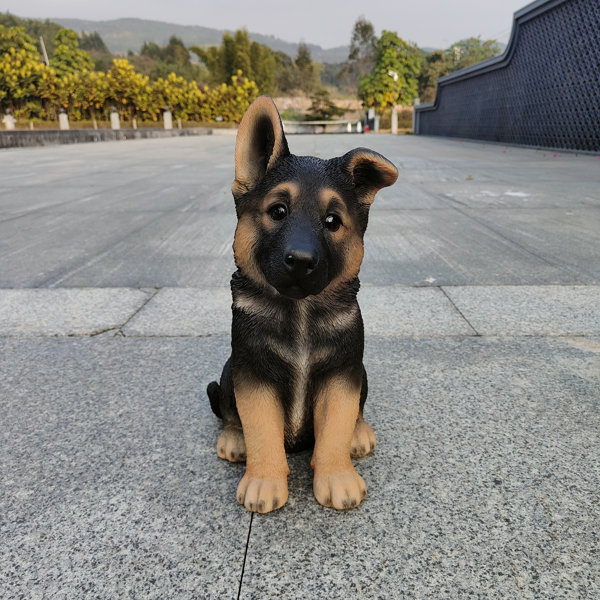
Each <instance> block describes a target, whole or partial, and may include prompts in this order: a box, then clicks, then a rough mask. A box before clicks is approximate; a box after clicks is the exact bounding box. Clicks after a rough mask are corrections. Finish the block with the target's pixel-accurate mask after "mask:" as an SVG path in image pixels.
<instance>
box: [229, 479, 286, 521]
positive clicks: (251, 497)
mask: <svg viewBox="0 0 600 600" xmlns="http://www.w3.org/2000/svg"><path fill="white" fill-rule="evenodd" d="M236 496H237V501H238V502H239V503H240V504H243V505H244V506H245V507H246V508H247V509H248V510H249V511H252V512H258V513H268V512H271V511H272V510H277V509H278V508H281V507H282V506H283V505H284V504H285V503H286V502H287V499H288V484H287V477H281V478H276V477H252V476H251V475H248V473H246V474H245V475H244V476H243V477H242V480H241V481H240V483H239V485H238V488H237V494H236Z"/></svg>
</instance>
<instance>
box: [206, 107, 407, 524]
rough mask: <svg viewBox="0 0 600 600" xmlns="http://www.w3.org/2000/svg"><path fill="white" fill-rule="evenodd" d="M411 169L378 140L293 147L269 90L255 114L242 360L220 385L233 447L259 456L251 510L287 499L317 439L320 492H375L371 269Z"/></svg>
mask: <svg viewBox="0 0 600 600" xmlns="http://www.w3.org/2000/svg"><path fill="white" fill-rule="evenodd" d="M397 176H398V171H397V170H396V167H394V165H393V164H392V163H391V162H389V161H388V160H386V159H385V158H384V157H383V156H381V155H380V154H377V153H376V152H373V151H371V150H368V149H366V148H357V149H355V150H352V151H350V152H348V153H347V154H345V155H344V156H341V157H338V158H332V159H330V160H322V159H320V158H316V157H313V156H294V155H293V154H290V152H289V150H288V145H287V141H286V138H285V135H284V132H283V127H282V124H281V120H280V118H279V113H278V112H277V108H276V107H275V104H274V103H273V101H272V100H271V99H270V98H268V97H266V96H262V97H260V98H258V99H257V100H256V101H255V102H254V103H253V104H252V105H251V106H250V107H249V108H248V110H247V111H246V113H245V115H244V117H243V119H242V122H241V124H240V127H239V130H238V134H237V141H236V147H235V181H234V182H233V185H232V192H233V197H234V199H235V207H236V212H237V217H238V223H237V228H236V232H235V238H234V241H233V253H234V258H235V264H236V266H237V271H236V272H235V273H234V274H233V277H232V280H231V291H232V296H233V305H232V310H233V323H232V340H231V357H230V358H229V360H228V361H227V363H226V364H225V367H224V368H223V373H222V375H221V381H220V384H218V383H217V382H216V381H213V382H212V383H211V384H209V386H208V390H207V392H208V396H209V399H210V404H211V407H212V410H213V412H214V413H215V414H216V415H217V416H218V417H220V418H221V419H223V425H224V428H223V431H222V433H221V435H220V436H219V439H218V442H217V453H218V455H219V457H221V458H223V459H226V460H229V461H231V462H241V461H244V460H245V461H246V472H245V474H244V476H243V477H242V480H241V481H240V483H239V485H238V488H237V500H238V502H239V503H240V504H243V505H244V506H245V507H246V508H247V509H248V510H250V511H255V512H259V513H266V512H270V511H272V510H276V509H278V508H280V507H282V506H283V505H284V504H285V503H286V501H287V498H288V485H287V476H288V474H289V472H290V471H289V468H288V464H287V460H286V450H287V451H295V450H300V449H303V448H306V447H310V446H311V445H312V444H313V443H314V450H313V455H312V460H311V466H312V467H313V469H314V480H313V490H314V495H315V497H316V499H317V501H318V502H319V503H321V504H322V505H323V506H333V507H334V508H337V509H348V508H353V507H355V506H358V505H359V504H360V502H361V501H362V499H363V498H364V497H365V495H366V493H367V488H366V485H365V482H364V480H363V478H362V477H361V476H360V475H359V474H358V473H357V472H356V470H355V468H354V466H353V465H352V461H351V456H352V457H360V456H364V455H366V454H368V453H370V452H372V451H373V450H374V449H375V434H374V432H373V430H372V429H371V427H370V426H369V425H368V424H367V423H365V421H364V420H363V406H364V403H365V399H366V397H367V375H366V372H365V369H364V367H363V364H362V358H363V346H364V333H363V323H362V318H361V314H360V309H359V307H358V303H357V301H356V294H357V292H358V289H359V281H358V272H359V269H360V264H361V261H362V258H363V235H364V233H365V229H366V227H367V220H368V216H369V208H370V206H371V203H372V202H373V199H374V197H375V193H376V192H377V191H378V190H379V189H381V188H383V187H385V186H389V185H392V184H393V183H394V182H395V181H396V178H397Z"/></svg>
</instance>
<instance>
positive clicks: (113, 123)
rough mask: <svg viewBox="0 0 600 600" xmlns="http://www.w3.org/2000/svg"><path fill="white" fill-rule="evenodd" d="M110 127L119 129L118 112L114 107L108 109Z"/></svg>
mask: <svg viewBox="0 0 600 600" xmlns="http://www.w3.org/2000/svg"><path fill="white" fill-rule="evenodd" d="M110 128H111V129H121V121H120V120H119V113H118V112H117V109H116V108H114V107H113V108H112V109H111V111H110Z"/></svg>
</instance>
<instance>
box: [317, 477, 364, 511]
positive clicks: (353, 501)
mask: <svg viewBox="0 0 600 600" xmlns="http://www.w3.org/2000/svg"><path fill="white" fill-rule="evenodd" d="M313 491H314V494H315V498H316V499H317V502H318V503H319V504H322V505H323V506H332V507H333V508H337V509H338V510H347V509H349V508H355V507H357V506H358V505H359V504H360V503H361V502H362V500H363V498H364V497H365V496H366V495H367V486H366V484H365V481H364V479H363V478H362V477H361V476H360V475H359V474H358V473H357V472H356V470H355V468H354V467H353V466H350V468H349V469H346V470H344V471H337V472H333V473H322V472H319V471H317V470H315V477H314V480H313Z"/></svg>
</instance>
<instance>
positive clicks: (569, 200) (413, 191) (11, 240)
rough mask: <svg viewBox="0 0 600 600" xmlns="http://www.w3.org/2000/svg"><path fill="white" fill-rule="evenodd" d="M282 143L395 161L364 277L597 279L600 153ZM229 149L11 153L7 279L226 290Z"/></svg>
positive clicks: (420, 143)
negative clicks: (359, 151)
mask: <svg viewBox="0 0 600 600" xmlns="http://www.w3.org/2000/svg"><path fill="white" fill-rule="evenodd" d="M289 143H290V147H291V149H292V151H293V152H295V153H297V154H316V155H319V156H322V157H325V158H326V157H330V156H335V155H339V154H343V153H344V152H346V151H347V150H349V149H351V148H353V147H356V146H358V145H363V146H370V147H372V148H374V149H375V150H378V151H380V152H382V153H383V154H385V155H387V156H389V157H390V158H391V159H392V160H394V161H395V162H396V163H397V164H398V166H399V170H400V177H399V181H398V183H397V184H396V185H395V186H394V187H393V188H391V189H386V190H383V191H382V193H381V194H380V197H379V199H378V200H377V201H376V202H375V204H374V205H373V209H372V213H371V222H370V225H369V229H368V231H367V255H366V259H365V264H364V269H363V281H364V282H365V283H371V284H375V285H387V284H389V283H399V284H404V285H476V284H488V285H489V284H522V283H537V284H551V283H561V284H578V283H589V282H591V283H598V282H600V272H599V271H598V267H597V266H596V265H598V264H600V260H598V247H600V240H599V239H598V236H599V235H600V234H599V233H598V231H599V230H600V227H599V226H598V207H599V206H600V191H599V190H600V168H598V159H596V158H595V157H589V156H575V155H569V154H560V153H559V154H556V153H554V154H556V157H555V156H554V154H553V153H544V152H537V151H534V150H527V149H514V148H504V147H501V146H496V145H485V144H476V143H460V142H458V141H450V140H437V139H424V138H415V137H413V136H404V137H392V136H369V135H362V136H361V135H331V136H290V140H289ZM233 146H234V138H233V137H232V136H203V137H199V138H171V139H167V140H136V141H131V142H123V143H121V142H119V143H117V142H114V143H112V142H107V143H103V144H87V145H86V144H84V145H78V146H76V147H69V146H62V147H52V148H31V149H18V150H8V151H7V150H5V151H2V152H1V153H0V190H2V193H0V266H1V267H2V268H0V285H1V286H4V287H39V286H46V287H48V286H54V285H62V286H69V287H99V286H109V287H138V286H158V287H167V286H172V287H177V286H182V287H213V286H215V285H217V286H220V285H226V284H227V278H228V277H229V273H230V271H231V270H230V268H229V267H227V268H226V265H230V264H231V261H229V262H227V260H228V259H229V258H230V256H231V255H230V252H228V251H227V250H226V249H227V248H228V246H230V244H231V238H232V236H233V229H234V226H235V214H234V207H233V201H232V200H231V197H230V195H229V186H230V183H231V179H232V175H233ZM511 194H512V195H511ZM561 211H562V212H561ZM215 236H217V237H218V239H219V240H220V246H219V248H223V254H219V252H218V251H217V252H216V253H215V246H214V238H215ZM174 240H175V241H174ZM149 256H150V257H151V258H150V260H149ZM223 271H225V272H226V273H227V275H221V273H223ZM219 277H221V279H219ZM432 279H433V280H434V281H433V282H432V283H429V280H432Z"/></svg>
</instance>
